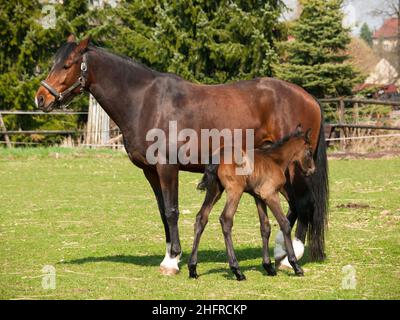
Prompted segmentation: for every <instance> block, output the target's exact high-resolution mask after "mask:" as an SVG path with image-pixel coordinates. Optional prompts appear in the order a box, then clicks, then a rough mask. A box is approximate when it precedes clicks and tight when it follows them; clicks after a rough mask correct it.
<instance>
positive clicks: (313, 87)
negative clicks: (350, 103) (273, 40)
mask: <svg viewBox="0 0 400 320" xmlns="http://www.w3.org/2000/svg"><path fill="white" fill-rule="evenodd" d="M342 3H343V0H301V4H302V6H303V11H302V13H301V15H300V18H299V20H298V21H297V22H296V23H295V25H294V27H293V30H292V35H293V36H294V41H290V42H286V43H285V49H286V56H285V61H283V62H284V63H282V64H280V65H277V66H276V72H277V76H278V77H279V78H282V79H285V80H287V81H290V82H293V83H296V84H298V85H300V86H302V87H303V88H305V89H306V90H307V91H308V92H310V93H311V94H313V95H315V96H317V97H324V96H341V95H349V94H351V91H352V88H353V86H354V84H356V83H358V82H359V81H360V79H359V77H358V73H357V72H356V71H355V70H354V68H353V67H352V65H351V64H349V63H348V62H346V60H347V59H348V58H349V56H348V55H347V54H346V51H345V50H346V47H347V45H348V44H349V43H350V40H351V39H350V36H349V30H348V29H346V28H344V27H343V25H342V20H343V12H342V11H341V6H342Z"/></svg>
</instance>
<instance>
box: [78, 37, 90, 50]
mask: <svg viewBox="0 0 400 320" xmlns="http://www.w3.org/2000/svg"><path fill="white" fill-rule="evenodd" d="M90 40H91V39H90V36H89V37H87V38H85V39H83V40H81V42H79V44H78V46H77V47H76V50H78V52H79V53H84V52H86V51H87V49H88V47H89V43H90Z"/></svg>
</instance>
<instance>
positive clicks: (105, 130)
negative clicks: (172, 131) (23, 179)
mask: <svg viewBox="0 0 400 320" xmlns="http://www.w3.org/2000/svg"><path fill="white" fill-rule="evenodd" d="M319 101H320V103H321V104H326V103H329V104H336V112H337V115H338V117H337V118H338V122H337V123H326V124H325V137H326V140H327V142H328V144H329V143H330V142H331V141H339V143H340V146H341V147H344V146H345V141H347V140H351V139H364V138H365V139H367V138H370V137H374V138H379V137H390V136H393V137H394V136H400V134H383V135H369V136H364V137H349V136H347V134H346V132H347V131H346V130H348V129H370V130H385V131H400V127H399V126H388V125H379V124H377V125H373V124H363V123H360V122H359V121H358V116H355V117H354V118H353V119H352V120H353V121H354V122H352V123H346V122H345V110H346V108H345V107H346V104H353V108H354V110H355V112H354V114H355V115H357V114H358V113H357V110H360V106H361V105H368V104H374V105H388V106H391V107H392V108H393V110H400V101H388V100H372V99H353V98H345V97H342V98H329V99H320V100H319ZM82 114H83V115H88V124H87V128H86V130H7V128H6V126H5V124H4V121H3V115H5V116H6V115H52V116H53V115H54V116H56V115H82ZM112 131H115V133H116V134H115V136H114V137H113V138H110V132H112ZM337 133H338V137H334V135H335V134H337ZM15 134H26V135H30V134H43V135H50V134H57V135H66V136H68V135H74V134H81V135H82V134H85V135H86V139H85V140H86V141H85V143H84V144H83V145H85V146H90V147H107V146H109V147H110V146H111V147H122V144H121V140H122V136H121V134H120V133H119V129H118V128H113V129H110V120H109V118H108V116H107V115H106V114H105V113H104V111H103V110H102V108H101V107H100V106H99V105H98V104H97V103H91V104H90V108H89V112H86V111H76V112H75V111H58V110H57V111H53V112H51V113H44V112H42V111H6V110H4V111H2V110H0V136H3V137H4V140H3V141H1V140H0V143H2V144H6V145H7V146H8V147H11V146H12V144H13V142H12V141H11V140H10V136H11V135H15ZM22 144H23V143H22Z"/></svg>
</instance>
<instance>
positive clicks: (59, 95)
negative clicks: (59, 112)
mask: <svg viewBox="0 0 400 320" xmlns="http://www.w3.org/2000/svg"><path fill="white" fill-rule="evenodd" d="M86 82H87V54H86V53H84V54H83V56H82V62H81V76H80V77H79V78H78V80H77V81H75V82H74V83H73V84H72V85H71V86H70V87H69V88H68V89H66V90H64V91H63V92H58V91H57V89H56V88H54V87H52V86H51V85H49V84H48V83H47V82H46V81H44V80H43V81H41V82H40V83H41V85H42V86H43V87H45V88H46V89H47V91H49V92H50V93H51V95H53V96H54V97H55V98H56V102H57V103H59V104H62V103H63V101H64V100H65V99H66V98H68V97H69V96H70V95H71V93H72V91H74V90H75V89H76V88H78V87H81V88H80V92H83V91H84V90H85V87H86Z"/></svg>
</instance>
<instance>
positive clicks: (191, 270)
mask: <svg viewBox="0 0 400 320" xmlns="http://www.w3.org/2000/svg"><path fill="white" fill-rule="evenodd" d="M198 277H199V275H198V274H197V270H196V266H189V278H192V279H197V278H198Z"/></svg>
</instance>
